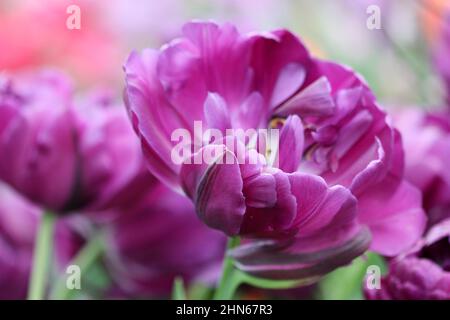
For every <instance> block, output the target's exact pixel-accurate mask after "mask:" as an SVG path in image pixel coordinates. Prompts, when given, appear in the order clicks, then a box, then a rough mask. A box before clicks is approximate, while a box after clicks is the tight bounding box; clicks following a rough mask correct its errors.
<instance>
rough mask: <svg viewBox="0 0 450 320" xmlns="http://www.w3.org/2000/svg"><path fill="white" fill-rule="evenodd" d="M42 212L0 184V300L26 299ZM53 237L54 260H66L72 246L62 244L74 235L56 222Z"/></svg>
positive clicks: (71, 254)
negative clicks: (56, 246)
mask: <svg viewBox="0 0 450 320" xmlns="http://www.w3.org/2000/svg"><path fill="white" fill-rule="evenodd" d="M41 212H42V210H41V209H40V208H38V207H37V206H35V205H33V204H32V203H31V202H29V201H28V200H27V199H26V198H24V197H22V196H21V195H20V194H18V193H17V192H16V191H14V189H12V188H10V187H9V186H7V185H5V184H0V287H1V288H2V290H0V300H3V299H25V298H26V295H27V289H28V282H29V278H30V271H31V264H32V258H33V250H34V243H35V235H36V230H37V225H38V223H39V219H40V216H41ZM54 237H55V243H57V244H58V250H57V252H55V255H54V257H55V260H57V261H61V262H62V261H64V262H65V263H66V262H68V258H69V257H71V256H73V254H74V251H73V249H74V248H73V247H70V246H65V245H64V244H68V243H69V242H70V244H71V245H73V244H74V243H75V242H74V241H75V239H76V234H75V233H74V232H72V231H71V229H69V228H68V226H67V224H66V222H63V221H59V222H58V223H57V226H56V229H55V235H54Z"/></svg>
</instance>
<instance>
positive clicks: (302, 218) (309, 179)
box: [289, 172, 356, 236]
mask: <svg viewBox="0 0 450 320" xmlns="http://www.w3.org/2000/svg"><path fill="white" fill-rule="evenodd" d="M289 180H290V182H291V186H292V193H293V194H294V195H295V197H296V199H297V203H298V205H297V217H296V221H295V225H296V226H297V227H298V229H299V232H300V234H301V235H302V236H309V235H311V234H313V233H315V232H317V231H318V230H320V229H321V228H324V227H326V226H327V225H328V224H330V223H331V221H333V225H335V226H336V227H337V226H339V225H344V224H347V223H349V222H351V221H353V220H354V219H355V218H356V199H355V197H354V196H353V195H352V194H351V192H350V191H349V190H348V189H346V188H344V187H342V186H334V187H332V188H328V186H327V184H326V182H325V181H324V180H323V179H322V178H320V177H318V176H314V175H307V174H302V173H298V172H297V173H293V174H291V175H290V176H289Z"/></svg>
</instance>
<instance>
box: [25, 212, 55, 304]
mask: <svg viewBox="0 0 450 320" xmlns="http://www.w3.org/2000/svg"><path fill="white" fill-rule="evenodd" d="M55 218H56V217H55V215H54V214H53V213H51V212H49V211H46V212H44V213H43V214H42V217H41V222H40V224H39V230H38V232H37V235H36V242H35V246H34V253H33V268H32V272H31V278H30V283H29V286H28V299H29V300H41V299H43V298H44V295H45V289H46V284H47V279H48V274H49V269H50V261H51V258H52V247H53V229H54V225H55V220H56V219H55Z"/></svg>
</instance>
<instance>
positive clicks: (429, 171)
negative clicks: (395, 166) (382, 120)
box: [396, 109, 450, 225]
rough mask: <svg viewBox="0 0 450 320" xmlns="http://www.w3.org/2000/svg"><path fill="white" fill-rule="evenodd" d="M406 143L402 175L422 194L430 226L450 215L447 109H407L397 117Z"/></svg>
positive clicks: (449, 116)
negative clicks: (429, 110)
mask: <svg viewBox="0 0 450 320" xmlns="http://www.w3.org/2000/svg"><path fill="white" fill-rule="evenodd" d="M396 124H397V125H398V127H399V129H400V130H401V132H402V135H403V137H404V146H405V153H406V157H405V163H406V167H405V177H406V178H407V179H408V180H409V181H410V182H411V183H413V184H414V185H415V186H417V187H418V188H419V189H420V190H421V191H422V193H423V205H424V208H425V210H426V212H427V213H428V215H429V217H430V221H429V224H430V225H432V224H434V223H436V222H437V221H439V220H442V219H444V218H446V217H450V216H449V213H450V210H448V209H449V208H450V172H449V170H448V160H449V159H450V112H448V111H447V110H445V109H444V110H442V111H433V112H428V113H426V112H423V111H421V110H419V109H417V110H413V109H411V110H406V111H403V112H401V113H399V114H398V115H397V117H396Z"/></svg>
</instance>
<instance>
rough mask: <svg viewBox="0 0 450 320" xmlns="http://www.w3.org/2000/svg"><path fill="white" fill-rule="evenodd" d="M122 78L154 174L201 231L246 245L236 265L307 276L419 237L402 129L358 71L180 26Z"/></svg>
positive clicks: (285, 46) (268, 42)
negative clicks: (182, 199)
mask: <svg viewBox="0 0 450 320" xmlns="http://www.w3.org/2000/svg"><path fill="white" fill-rule="evenodd" d="M125 72H126V82H127V86H126V91H125V101H126V105H127V107H128V110H129V113H130V117H131V120H132V123H133V126H134V128H135V131H136V132H137V133H138V135H139V138H140V140H141V144H142V148H143V151H144V154H145V156H146V159H147V164H148V167H149V169H150V171H151V172H152V173H153V174H154V175H155V176H156V177H157V178H159V179H160V180H161V181H163V182H164V183H165V184H167V185H168V186H171V187H173V188H174V189H178V190H180V189H182V190H183V191H184V193H185V194H186V195H188V196H189V197H190V198H191V199H192V201H193V202H194V204H195V209H196V212H197V215H198V216H199V217H200V218H201V219H202V220H203V221H204V222H205V223H206V224H207V225H208V226H210V227H212V228H215V229H219V230H222V231H223V232H224V233H226V234H227V235H229V236H235V235H239V236H242V237H244V238H245V239H247V240H245V241H244V244H243V245H242V246H241V247H239V248H237V249H235V250H233V251H232V253H231V254H232V255H233V256H234V258H235V260H236V265H237V266H238V267H239V268H241V269H242V270H245V271H247V272H249V273H252V274H254V275H258V276H263V277H268V278H289V279H293V278H295V279H298V278H304V279H309V280H311V281H312V280H314V279H317V277H319V276H321V275H323V274H324V273H326V272H329V271H331V270H333V269H334V268H336V267H338V266H341V265H344V264H347V263H349V262H350V261H351V260H352V259H353V258H355V257H356V256H358V255H360V254H362V253H363V252H364V251H365V250H366V249H367V248H368V247H369V245H371V248H372V249H373V250H375V251H378V252H380V253H382V254H386V255H395V254H397V253H398V252H400V251H401V250H404V249H405V248H407V247H409V246H411V245H412V244H413V243H414V242H415V241H416V239H417V238H418V237H419V236H420V234H421V233H422V231H423V228H424V224H425V218H424V214H423V211H422V210H421V208H420V201H421V199H420V193H419V192H418V191H417V190H416V189H415V188H414V187H412V186H411V185H409V184H408V183H407V182H405V181H404V180H403V151H402V145H401V139H400V135H399V134H398V132H397V131H396V130H395V129H393V128H392V126H391V125H390V124H389V122H388V120H387V119H386V115H385V113H384V112H383V111H382V110H381V109H380V108H379V107H378V105H377V104H376V102H375V98H374V96H373V94H372V93H371V91H370V90H369V88H368V86H367V85H366V84H365V83H364V81H363V80H362V79H361V78H360V77H359V76H358V75H356V74H355V73H354V72H352V71H351V70H349V69H348V68H346V67H343V66H340V65H337V64H334V63H331V62H326V61H321V60H317V59H315V58H313V57H311V55H310V54H309V52H308V51H307V49H306V48H305V47H304V46H303V44H302V43H301V41H300V40H299V39H298V38H297V37H296V36H294V35H293V34H292V33H290V32H288V31H286V30H279V31H274V32H267V33H250V34H240V33H239V32H238V31H237V30H236V29H235V28H234V27H233V26H231V25H228V24H225V25H223V26H218V25H216V24H214V23H202V22H193V23H188V24H186V25H185V27H184V28H183V35H182V36H181V37H180V38H178V39H175V40H173V41H172V42H170V43H168V44H166V45H164V46H163V47H162V48H161V49H160V50H152V49H146V50H144V51H143V52H142V53H140V54H138V53H132V54H131V55H130V57H129V59H128V61H127V62H126V64H125ZM200 126H201V127H202V128H204V129H206V131H205V132H202V130H198V128H199V127H200ZM242 132H244V134H242ZM202 133H203V134H202ZM272 133H273V134H272ZM186 135H188V136H189V138H190V139H185V136H186ZM174 154H175V157H174ZM180 154H181V156H180V157H176V156H178V155H180ZM211 160H212V161H211ZM369 230H370V232H369ZM371 237H372V242H371V240H370V238H371Z"/></svg>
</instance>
